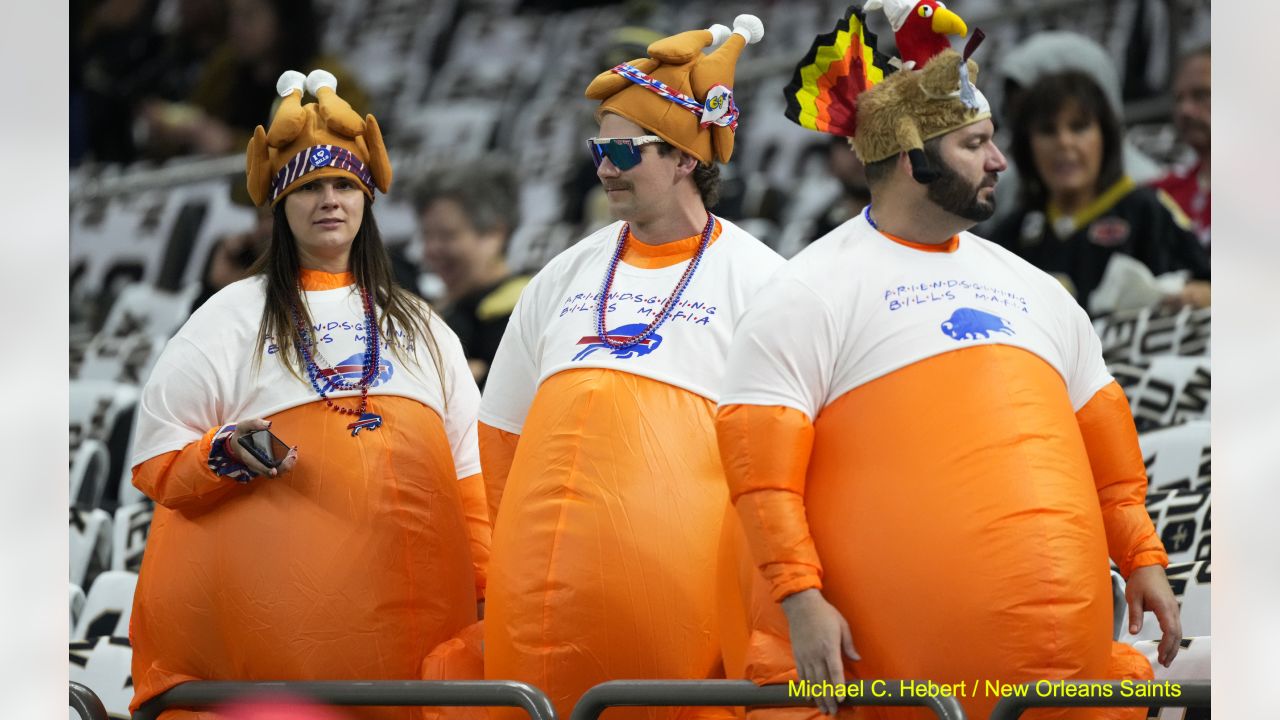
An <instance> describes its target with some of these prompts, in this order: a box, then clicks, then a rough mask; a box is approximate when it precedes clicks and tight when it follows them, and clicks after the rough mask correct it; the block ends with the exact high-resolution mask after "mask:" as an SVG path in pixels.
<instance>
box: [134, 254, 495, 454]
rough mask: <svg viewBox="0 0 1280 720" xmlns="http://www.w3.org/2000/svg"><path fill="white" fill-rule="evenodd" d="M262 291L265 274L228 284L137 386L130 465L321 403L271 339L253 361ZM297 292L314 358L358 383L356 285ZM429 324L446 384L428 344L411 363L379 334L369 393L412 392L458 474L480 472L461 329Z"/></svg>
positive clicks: (475, 396) (361, 342)
mask: <svg viewBox="0 0 1280 720" xmlns="http://www.w3.org/2000/svg"><path fill="white" fill-rule="evenodd" d="M265 289H266V280H265V278H263V277H261V276H256V277H252V278H249V279H246V280H241V281H240V282H236V283H233V284H231V285H228V286H227V287H226V288H224V289H223V290H221V291H220V292H218V293H217V294H216V295H214V296H213V297H212V298H210V299H209V300H208V301H207V302H206V303H205V304H204V305H202V306H201V307H200V308H199V309H198V310H197V311H196V312H195V313H194V314H193V315H192V316H191V319H190V320H188V321H187V323H186V324H185V325H183V326H182V329H181V330H179V331H178V334H177V335H175V336H174V337H173V338H172V339H171V340H170V341H169V343H168V345H166V346H165V349H164V352H163V353H161V355H160V358H159V360H157V362H156V366H155V368H154V369H153V370H152V371H151V377H150V378H149V379H148V380H147V384H146V386H145V387H144V388H143V390H142V399H141V400H140V401H139V405H138V426H137V431H136V433H135V435H134V437H135V438H136V441H135V446H134V451H133V458H132V459H131V461H130V464H131V465H133V466H136V465H138V464H139V463H142V462H144V461H146V460H149V459H150V458H153V457H155V456H157V455H161V454H164V453H166V452H169V451H171V450H179V449H181V448H183V447H186V446H187V445H189V444H190V443H192V442H195V441H196V440H199V439H200V438H201V437H202V436H203V435H204V434H205V433H206V432H207V431H208V430H209V429H210V428H215V427H220V426H222V425H225V424H227V423H233V422H238V421H240V420H245V419H250V418H260V417H267V416H270V415H272V414H274V413H278V412H280V411H282V410H287V409H289V408H292V407H297V406H299V405H305V404H307V403H312V402H323V400H321V399H320V396H319V395H318V394H317V393H316V391H315V389H314V388H313V387H312V386H311V383H310V382H309V381H307V380H305V378H306V375H305V373H304V374H303V378H304V379H303V380H299V379H298V378H297V377H295V376H293V375H292V374H290V373H289V371H288V370H286V369H285V367H284V365H283V363H281V362H280V359H279V358H278V357H276V353H277V351H278V349H277V347H276V345H275V343H274V342H273V341H272V340H270V339H268V341H267V342H266V343H265V344H264V349H263V355H262V357H261V362H260V364H259V366H258V367H257V368H255V367H254V362H253V360H254V358H253V351H254V348H255V346H256V344H257V338H258V327H259V323H260V321H261V318H262V307H263V303H264V298H265ZM303 295H304V297H305V301H306V303H307V305H308V307H309V308H310V312H311V318H312V321H313V323H312V327H313V330H314V334H315V336H316V339H317V344H318V347H319V352H320V354H321V355H322V356H323V360H321V359H320V358H317V363H318V364H319V365H320V366H321V367H322V368H324V367H331V368H333V369H334V370H336V371H337V372H338V373H339V374H340V375H341V378H342V380H343V381H344V382H347V383H353V382H356V381H357V380H358V379H359V377H360V374H361V372H362V367H363V362H364V350H365V330H364V308H363V306H362V304H361V300H360V294H359V292H357V291H356V287H355V286H354V285H350V286H347V287H343V288H337V289H333V290H318V291H307V292H304V293H303ZM430 328H431V333H432V335H433V337H434V338H435V340H436V344H437V346H438V347H439V350H440V356H441V364H442V365H443V369H444V383H443V388H442V387H441V385H442V383H441V382H440V380H439V379H438V377H439V375H438V373H437V371H436V365H435V362H434V361H433V360H432V358H431V354H430V352H429V350H428V349H427V347H426V345H425V344H424V343H422V342H418V343H417V344H416V346H415V347H414V348H413V349H412V352H414V353H415V357H416V359H417V366H416V367H414V366H413V365H412V364H410V363H407V362H405V361H404V360H403V358H402V357H401V355H400V353H401V352H402V350H401V347H402V346H397V348H396V349H395V350H394V351H392V350H389V348H388V346H387V345H386V340H385V339H384V340H383V341H382V343H383V345H382V352H381V360H380V362H379V369H378V375H377V377H376V378H375V379H374V382H373V384H372V385H371V386H370V387H369V395H370V396H373V397H376V396H378V395H395V396H400V397H407V398H412V399H414V400H417V401H419V402H421V403H422V404H424V405H426V406H428V407H430V408H432V409H433V410H435V411H436V412H437V413H438V414H439V415H440V417H441V419H443V420H444V427H445V432H446V434H447V435H448V437H449V444H450V446H451V447H452V449H453V462H454V465H455V467H456V468H457V472H458V477H459V478H463V477H467V476H469V475H474V474H476V473H478V472H480V458H479V450H478V448H477V443H476V412H477V410H478V408H479V405H480V392H479V390H478V389H477V388H476V384H475V381H474V379H473V378H472V376H471V371H470V370H469V369H468V367H467V361H466V357H465V356H464V355H463V353H462V345H461V343H460V342H459V341H458V337H457V335H455V334H454V332H453V331H452V330H450V329H449V327H448V326H447V325H445V323H444V321H442V320H441V319H440V318H439V317H437V316H436V315H435V314H434V313H433V314H432V315H431V321H430ZM322 382H324V381H322ZM321 387H324V388H325V392H326V394H327V395H328V396H329V397H331V398H342V397H352V396H358V395H359V394H360V391H359V390H347V391H337V390H335V391H332V392H330V391H329V389H328V388H327V387H325V386H324V385H322V386H321ZM345 404H348V403H344V405H345ZM375 410H376V408H375ZM353 419H354V418H353Z"/></svg>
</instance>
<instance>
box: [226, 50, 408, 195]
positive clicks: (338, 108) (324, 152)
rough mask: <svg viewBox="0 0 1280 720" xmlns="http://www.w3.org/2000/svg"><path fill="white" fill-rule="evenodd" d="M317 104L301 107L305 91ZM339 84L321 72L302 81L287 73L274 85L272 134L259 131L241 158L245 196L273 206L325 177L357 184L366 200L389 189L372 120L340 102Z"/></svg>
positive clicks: (388, 169)
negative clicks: (276, 100) (275, 101)
mask: <svg viewBox="0 0 1280 720" xmlns="http://www.w3.org/2000/svg"><path fill="white" fill-rule="evenodd" d="M304 90H306V91H307V92H308V93H310V94H311V95H313V96H315V98H316V102H314V103H307V104H306V105H303V104H302V95H303V91H304ZM337 90H338V81H337V79H336V78H335V77H334V76H333V74H332V73H329V72H327V71H325V70H312V71H311V74H310V75H306V76H304V75H303V74H302V73H300V72H297V71H296V70H288V71H286V72H285V73H284V74H282V75H281V76H280V79H279V80H277V81H276V91H277V92H278V93H280V97H282V98H283V100H282V101H281V102H280V107H279V108H277V109H276V113H275V115H274V116H273V117H272V118H271V129H270V130H266V131H264V130H263V129H262V126H261V125H259V126H258V127H257V128H256V129H255V130H254V132H253V137H252V138H250V139H249V147H248V150H247V151H246V153H245V170H246V174H247V176H248V186H249V196H250V197H251V198H253V202H254V204H255V205H257V206H258V207H264V206H267V205H271V206H274V205H275V204H276V203H278V202H280V199H281V198H283V197H284V196H285V195H288V194H289V193H290V192H292V191H293V190H294V189H296V188H298V187H299V186H301V185H303V184H304V183H308V182H311V181H312V180H316V179H319V178H324V177H346V178H350V179H352V180H354V181H356V182H357V183H358V184H359V186H360V188H361V189H363V190H364V192H365V194H367V195H368V196H369V198H370V199H372V198H373V190H374V188H375V187H376V188H377V189H378V190H381V191H382V192H384V193H385V192H386V191H387V190H388V189H389V188H390V187H391V161H390V160H389V159H388V158H387V148H386V146H385V145H384V144H383V142H382V131H381V130H380V129H379V128H378V121H377V120H375V119H374V117H373V116H372V115H365V116H364V119H361V118H360V115H359V114H357V113H356V112H355V110H353V109H352V108H351V105H349V104H348V103H347V101H346V100H343V99H342V98H341V97H339V96H338V92H337Z"/></svg>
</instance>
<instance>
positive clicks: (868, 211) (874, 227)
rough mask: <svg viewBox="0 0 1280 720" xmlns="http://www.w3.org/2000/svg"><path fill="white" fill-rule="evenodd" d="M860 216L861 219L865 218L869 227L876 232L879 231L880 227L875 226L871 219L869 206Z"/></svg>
mask: <svg viewBox="0 0 1280 720" xmlns="http://www.w3.org/2000/svg"><path fill="white" fill-rule="evenodd" d="M862 216H863V217H865V218H866V219H867V222H868V223H869V224H870V225H871V227H872V229H874V230H877V231H879V230H880V226H879V225H877V224H876V221H875V220H872V219H871V206H870V205H867V208H866V209H865V210H863V211H862Z"/></svg>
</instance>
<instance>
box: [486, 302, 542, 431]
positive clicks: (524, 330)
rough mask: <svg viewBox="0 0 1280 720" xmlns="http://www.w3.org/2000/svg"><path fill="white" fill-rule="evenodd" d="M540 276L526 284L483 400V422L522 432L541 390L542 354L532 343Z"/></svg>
mask: <svg viewBox="0 0 1280 720" xmlns="http://www.w3.org/2000/svg"><path fill="white" fill-rule="evenodd" d="M537 280H538V278H537V277H535V278H534V279H533V281H532V282H530V283H529V285H528V286H527V287H525V289H524V292H523V293H521V294H520V299H519V300H518V301H517V302H516V307H515V309H514V310H512V311H511V319H510V320H509V321H508V322H507V329H506V331H504V332H503V333H502V342H500V343H499V344H498V352H497V353H496V354H495V355H494V357H493V364H492V365H490V367H489V376H488V378H487V379H486V380H485V385H484V398H483V399H482V400H481V401H480V421H481V422H483V423H484V424H486V425H490V426H492V427H495V428H498V429H499V430H504V431H506V432H509V433H515V434H517V435H518V434H520V432H521V430H522V429H523V428H524V420H525V417H526V416H527V415H528V414H529V406H530V405H532V404H533V396H534V393H535V392H536V391H537V389H538V356H537V354H536V353H535V352H534V349H533V346H532V345H531V343H536V341H537V337H538V333H537V331H536V330H535V320H536V318H535V315H536V314H537V310H538V308H537V305H538V303H537V301H536V300H535V296H536V288H535V285H536V283H537Z"/></svg>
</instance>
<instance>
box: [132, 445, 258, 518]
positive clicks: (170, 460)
mask: <svg viewBox="0 0 1280 720" xmlns="http://www.w3.org/2000/svg"><path fill="white" fill-rule="evenodd" d="M216 434H218V428H213V429H212V430H210V431H208V432H206V433H205V434H204V437H202V438H200V439H199V440H197V441H195V442H193V443H191V444H190V445H187V446H186V447H184V448H182V449H181V450H173V451H171V452H167V453H164V454H163V455H157V456H155V457H153V458H151V459H149V460H145V461H143V462H141V463H138V464H137V465H135V466H134V468H133V486H134V487H136V488H138V489H139V490H141V491H142V494H144V495H146V496H147V497H149V498H151V499H152V500H154V501H156V502H157V503H159V504H160V505H163V506H164V507H167V508H170V509H173V510H177V509H179V508H191V507H197V506H199V505H202V504H204V503H208V502H211V501H213V500H216V499H217V498H218V497H220V496H222V495H223V494H225V493H226V492H227V491H228V490H229V489H230V488H233V487H236V486H237V485H239V483H237V482H236V481H235V480H232V479H230V478H225V477H221V476H219V475H216V474H214V472H213V471H212V470H210V469H209V446H210V444H211V443H212V442H213V436H214V435H216Z"/></svg>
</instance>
